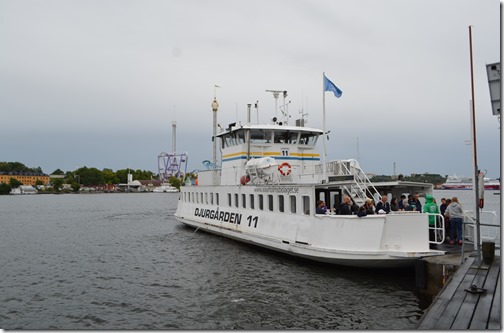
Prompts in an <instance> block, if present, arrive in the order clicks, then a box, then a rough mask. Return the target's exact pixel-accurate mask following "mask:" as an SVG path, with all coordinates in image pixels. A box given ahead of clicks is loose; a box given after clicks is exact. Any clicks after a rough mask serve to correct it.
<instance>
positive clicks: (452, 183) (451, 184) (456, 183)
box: [441, 175, 500, 191]
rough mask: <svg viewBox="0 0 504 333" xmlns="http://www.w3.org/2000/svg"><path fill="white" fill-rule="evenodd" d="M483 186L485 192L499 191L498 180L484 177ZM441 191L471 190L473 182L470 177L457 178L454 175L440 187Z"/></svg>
mask: <svg viewBox="0 0 504 333" xmlns="http://www.w3.org/2000/svg"><path fill="white" fill-rule="evenodd" d="M483 186H484V187H485V190H494V191H499V190H500V181H499V180H498V179H491V178H487V177H484V178H483ZM441 189H443V190H472V189H473V181H472V178H471V177H458V176H456V175H453V176H448V178H447V179H446V182H445V183H443V184H442V185H441Z"/></svg>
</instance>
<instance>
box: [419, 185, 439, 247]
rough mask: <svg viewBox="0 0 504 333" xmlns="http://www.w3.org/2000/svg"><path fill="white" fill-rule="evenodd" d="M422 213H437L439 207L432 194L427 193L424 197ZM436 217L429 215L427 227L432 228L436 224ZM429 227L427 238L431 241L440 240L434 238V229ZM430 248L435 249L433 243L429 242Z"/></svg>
mask: <svg viewBox="0 0 504 333" xmlns="http://www.w3.org/2000/svg"><path fill="white" fill-rule="evenodd" d="M423 213H431V214H439V208H438V206H437V205H436V203H435V200H434V197H433V196H432V195H430V194H429V195H427V196H426V197H425V205H424V207H423ZM436 217H437V216H435V215H430V216H429V227H430V228H434V227H435V226H436V220H437V219H436ZM430 228H429V240H430V241H431V242H432V241H440V239H435V237H436V234H435V231H434V229H430ZM430 248H431V249H435V248H436V245H435V244H430Z"/></svg>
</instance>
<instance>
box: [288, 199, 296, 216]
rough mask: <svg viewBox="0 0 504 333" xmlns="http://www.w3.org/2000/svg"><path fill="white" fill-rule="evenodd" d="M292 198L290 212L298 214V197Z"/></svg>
mask: <svg viewBox="0 0 504 333" xmlns="http://www.w3.org/2000/svg"><path fill="white" fill-rule="evenodd" d="M289 197H290V212H291V213H293V214H296V196H295V195H291V196H289Z"/></svg>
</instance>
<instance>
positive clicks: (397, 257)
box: [176, 216, 444, 268]
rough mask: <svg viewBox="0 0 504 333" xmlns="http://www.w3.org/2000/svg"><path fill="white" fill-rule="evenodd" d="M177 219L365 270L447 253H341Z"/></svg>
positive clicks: (408, 263)
mask: <svg viewBox="0 0 504 333" xmlns="http://www.w3.org/2000/svg"><path fill="white" fill-rule="evenodd" d="M176 219H177V220H178V221H179V222H181V223H183V224H185V225H186V226H189V227H191V228H195V229H196V231H204V232H208V233H212V234H216V235H220V236H223V237H226V238H230V239H233V240H236V241H240V242H244V243H247V244H252V245H256V246H260V247H263V248H266V249H270V250H274V251H278V252H281V253H285V254H288V255H291V256H294V257H299V258H304V259H308V260H313V261H317V262H322V263H328V264H335V265H342V266H350V267H363V268H399V267H412V266H413V265H414V263H415V261H416V260H417V259H419V258H422V257H426V256H437V255H443V254H444V252H443V251H436V250H429V249H426V250H424V251H394V250H375V251H372V250H361V251H355V250H348V251H345V250H338V249H328V248H324V247H318V246H314V245H313V244H307V243H304V242H296V241H294V242H288V241H284V240H281V239H278V238H275V237H270V236H264V235H256V234H252V233H247V232H243V231H239V230H236V229H234V230H233V228H229V227H222V226H216V225H212V224H210V223H202V222H198V221H194V220H191V219H187V218H183V217H180V216H176Z"/></svg>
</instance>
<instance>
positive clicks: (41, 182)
mask: <svg viewBox="0 0 504 333" xmlns="http://www.w3.org/2000/svg"><path fill="white" fill-rule="evenodd" d="M35 185H37V186H40V185H44V182H43V181H41V180H40V179H37V180H36V181H35Z"/></svg>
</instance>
